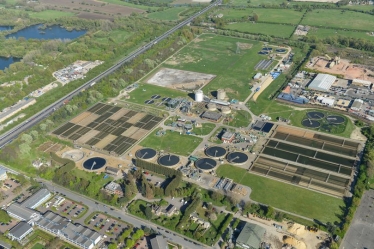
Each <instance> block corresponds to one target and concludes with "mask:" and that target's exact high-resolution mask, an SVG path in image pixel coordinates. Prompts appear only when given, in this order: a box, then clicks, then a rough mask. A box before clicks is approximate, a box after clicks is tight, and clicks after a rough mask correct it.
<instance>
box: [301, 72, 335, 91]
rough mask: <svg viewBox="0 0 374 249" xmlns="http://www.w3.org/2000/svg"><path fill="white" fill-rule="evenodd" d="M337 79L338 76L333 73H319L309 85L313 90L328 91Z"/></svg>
mask: <svg viewBox="0 0 374 249" xmlns="http://www.w3.org/2000/svg"><path fill="white" fill-rule="evenodd" d="M335 80H336V77H335V76H333V75H330V74H323V73H319V74H318V75H317V76H316V77H315V78H314V80H313V81H312V82H311V83H310V84H309V86H308V87H309V88H310V89H312V90H316V91H321V92H327V91H328V90H329V89H330V87H331V86H332V84H333V83H334V82H335Z"/></svg>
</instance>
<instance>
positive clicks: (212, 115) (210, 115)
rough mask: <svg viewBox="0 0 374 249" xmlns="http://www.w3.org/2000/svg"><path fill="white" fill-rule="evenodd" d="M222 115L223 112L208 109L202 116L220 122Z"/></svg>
mask: <svg viewBox="0 0 374 249" xmlns="http://www.w3.org/2000/svg"><path fill="white" fill-rule="evenodd" d="M221 117H222V114H221V113H219V112H210V111H206V112H204V113H203V114H202V115H201V118H203V119H208V120H211V121H214V122H218V120H220V119H221Z"/></svg>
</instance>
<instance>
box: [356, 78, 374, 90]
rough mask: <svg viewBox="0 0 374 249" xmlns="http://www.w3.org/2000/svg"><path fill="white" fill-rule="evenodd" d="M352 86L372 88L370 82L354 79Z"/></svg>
mask: <svg viewBox="0 0 374 249" xmlns="http://www.w3.org/2000/svg"><path fill="white" fill-rule="evenodd" d="M352 85H354V86H363V87H369V88H370V86H371V85H372V83H371V82H370V81H368V80H361V79H354V80H352Z"/></svg>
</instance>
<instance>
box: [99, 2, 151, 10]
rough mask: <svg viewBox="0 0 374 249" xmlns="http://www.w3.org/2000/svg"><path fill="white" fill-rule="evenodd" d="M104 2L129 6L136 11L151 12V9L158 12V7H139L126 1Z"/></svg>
mask: <svg viewBox="0 0 374 249" xmlns="http://www.w3.org/2000/svg"><path fill="white" fill-rule="evenodd" d="M102 2H106V3H110V4H117V5H123V6H128V7H132V8H136V9H141V10H149V9H151V10H156V9H158V7H152V6H146V5H138V4H133V3H129V2H126V1H122V0H102Z"/></svg>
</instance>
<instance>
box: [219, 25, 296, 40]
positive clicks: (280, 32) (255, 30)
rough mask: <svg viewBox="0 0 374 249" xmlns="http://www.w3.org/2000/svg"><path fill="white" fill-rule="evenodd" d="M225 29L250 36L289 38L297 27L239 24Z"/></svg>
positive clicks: (227, 26)
mask: <svg viewBox="0 0 374 249" xmlns="http://www.w3.org/2000/svg"><path fill="white" fill-rule="evenodd" d="M224 28H225V29H229V30H234V31H238V32H244V33H250V34H262V35H269V36H274V37H281V38H288V37H290V36H291V35H292V33H293V32H294V31H295V28H296V26H293V25H283V24H272V23H249V22H239V23H233V24H229V25H226V26H225V27H224Z"/></svg>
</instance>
